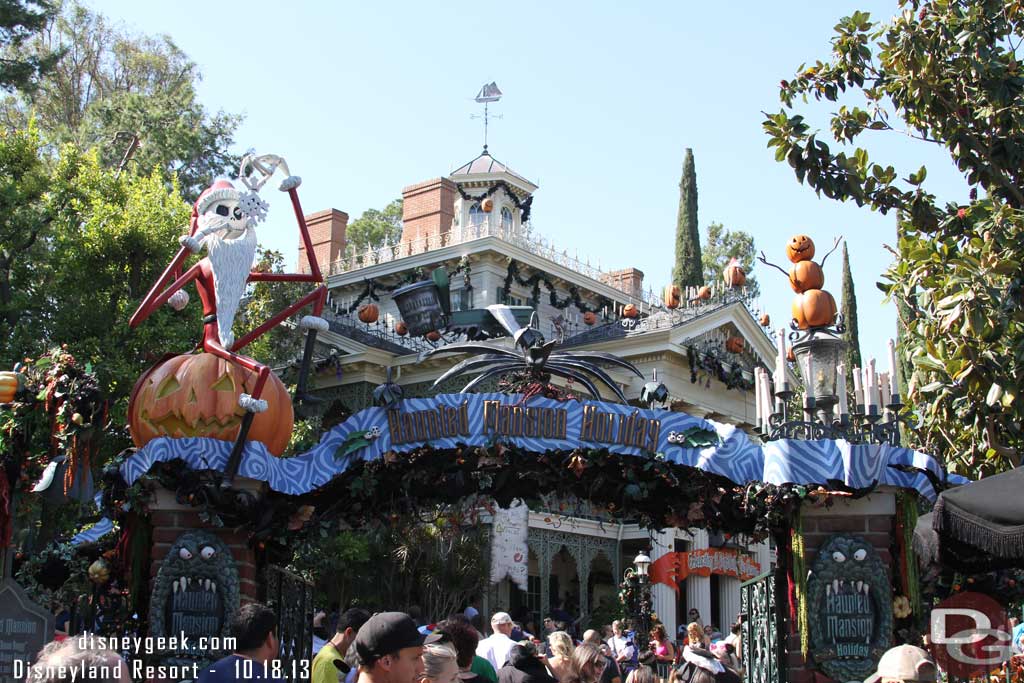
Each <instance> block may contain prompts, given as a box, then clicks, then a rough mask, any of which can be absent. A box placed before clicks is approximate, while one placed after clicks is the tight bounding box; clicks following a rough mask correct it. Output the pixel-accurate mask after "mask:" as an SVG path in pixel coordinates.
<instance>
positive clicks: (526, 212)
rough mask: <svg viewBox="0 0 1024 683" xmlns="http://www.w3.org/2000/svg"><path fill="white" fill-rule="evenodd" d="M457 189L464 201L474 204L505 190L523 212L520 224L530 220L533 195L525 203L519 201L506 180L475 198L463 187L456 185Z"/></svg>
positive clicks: (500, 181)
mask: <svg viewBox="0 0 1024 683" xmlns="http://www.w3.org/2000/svg"><path fill="white" fill-rule="evenodd" d="M455 188H456V189H457V190H458V191H459V195H460V196H461V197H462V198H463V199H464V200H466V201H474V202H479V201H483V200H484V199H486V198H487V197H490V196H491V195H493V194H494V193H495V192H497V191H498V190H505V194H507V195H508V196H509V198H510V199H511V200H512V203H513V204H515V205H516V208H517V209H519V210H520V211H521V212H522V215H521V216H520V218H519V220H520V222H521V223H525V222H527V221H528V220H530V208H531V206H532V205H533V195H530V196H529V197H527V198H526V199H524V200H523V201H519V197H517V196H516V193H515V191H513V189H512V186H511V185H509V184H508V183H506V182H505V181H504V180H499V181H498V182H496V183H495V184H494V185H491V186H490V187H489V188H488V189H487V191H486V192H484V193H483V194H481V195H475V196H474V195H471V194H469V193H467V192H466V191H465V190H463V189H462V186H461V185H456V186H455Z"/></svg>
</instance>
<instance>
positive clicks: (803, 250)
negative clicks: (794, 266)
mask: <svg viewBox="0 0 1024 683" xmlns="http://www.w3.org/2000/svg"><path fill="white" fill-rule="evenodd" d="M786 256H787V257H789V260H790V261H792V262H793V263H797V262H799V261H810V260H811V259H812V258H814V240H812V239H811V238H810V237H808V236H807V235H793V236H792V237H790V238H789V242H787V243H786Z"/></svg>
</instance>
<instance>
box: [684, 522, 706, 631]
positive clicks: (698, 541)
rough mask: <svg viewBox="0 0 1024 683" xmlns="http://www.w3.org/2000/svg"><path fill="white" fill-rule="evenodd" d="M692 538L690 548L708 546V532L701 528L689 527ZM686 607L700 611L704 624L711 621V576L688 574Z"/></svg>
mask: <svg viewBox="0 0 1024 683" xmlns="http://www.w3.org/2000/svg"><path fill="white" fill-rule="evenodd" d="M690 533H692V534H693V540H692V541H691V542H690V550H703V549H705V548H707V547H708V532H707V531H704V530H703V529H691V530H690ZM686 607H687V609H688V610H691V609H695V610H697V611H698V612H700V618H701V619H702V620H703V621H704V623H705V624H710V623H711V577H710V576H697V575H696V574H690V576H689V577H687V579H686Z"/></svg>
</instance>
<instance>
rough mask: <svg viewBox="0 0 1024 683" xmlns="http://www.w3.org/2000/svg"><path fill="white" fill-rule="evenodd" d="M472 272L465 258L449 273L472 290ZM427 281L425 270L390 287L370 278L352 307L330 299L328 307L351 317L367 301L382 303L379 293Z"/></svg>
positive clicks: (420, 270)
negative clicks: (464, 282)
mask: <svg viewBox="0 0 1024 683" xmlns="http://www.w3.org/2000/svg"><path fill="white" fill-rule="evenodd" d="M471 272H472V268H471V266H470V264H469V259H468V258H466V257H465V256H464V257H462V260H460V261H459V265H458V266H456V267H455V269H454V270H449V271H448V277H449V278H452V277H454V276H456V275H462V276H463V279H464V280H465V281H466V283H467V288H468V289H472V288H473V285H472V284H469V276H470V273H471ZM426 279H427V274H426V272H425V271H424V269H423V268H414V269H413V270H410V271H408V272H406V274H405V275H403V276H402V277H401V278H399V280H398V282H395V283H392V284H390V285H385V284H382V283H380V282H378V281H377V280H374V279H373V278H368V279H366V280H364V281H363V283H364V284H363V291H361V292H360V293H359V295H358V296H357V297H356V298H355V301H353V302H352V304H351V305H350V306H339V305H338V304H336V303H334V302H333V301H330V299H328V302H327V305H328V307H329V308H330V309H331V310H332V311H334V314H335V315H350V314H352V313H354V312H355V311H357V310H359V307H360V306H362V305H363V303H364V302H366V301H375V302H376V301H380V296H378V292H383V293H385V294H391V293H392V292H394V291H395V290H397V289H399V288H401V287H405V286H406V285H411V284H412V283H414V282H419V281H421V280H426Z"/></svg>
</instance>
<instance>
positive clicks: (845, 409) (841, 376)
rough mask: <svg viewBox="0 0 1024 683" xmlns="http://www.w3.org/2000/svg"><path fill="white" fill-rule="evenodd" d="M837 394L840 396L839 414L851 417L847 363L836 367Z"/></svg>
mask: <svg viewBox="0 0 1024 683" xmlns="http://www.w3.org/2000/svg"><path fill="white" fill-rule="evenodd" d="M836 393H837V394H839V404H838V405H839V414H840V415H849V414H850V406H849V404H848V403H847V399H846V363H842V362H841V363H839V365H837V366H836Z"/></svg>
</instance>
